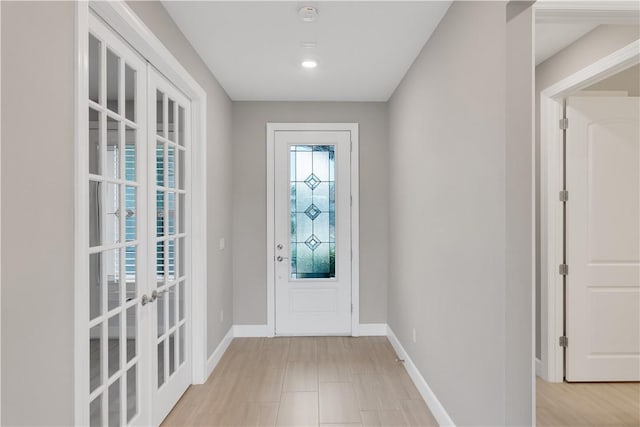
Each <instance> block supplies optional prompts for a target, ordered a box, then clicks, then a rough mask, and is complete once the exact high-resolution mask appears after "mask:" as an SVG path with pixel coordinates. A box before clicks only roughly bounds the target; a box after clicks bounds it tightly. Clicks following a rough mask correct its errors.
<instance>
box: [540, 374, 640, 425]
mask: <svg viewBox="0 0 640 427" xmlns="http://www.w3.org/2000/svg"><path fill="white" fill-rule="evenodd" d="M536 396H537V405H536V406H537V408H536V409H537V412H536V415H537V417H536V420H537V425H538V426H550V427H551V426H554V427H560V426H571V427H577V426H580V427H583V426H600V427H605V426H607V427H613V426H616V427H622V426H633V427H638V426H640V383H571V384H569V383H548V382H546V381H543V380H541V379H540V378H537V379H536Z"/></svg>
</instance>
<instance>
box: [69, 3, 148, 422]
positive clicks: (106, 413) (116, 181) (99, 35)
mask: <svg viewBox="0 0 640 427" xmlns="http://www.w3.org/2000/svg"><path fill="white" fill-rule="evenodd" d="M89 18H90V20H89V24H90V29H91V30H90V34H89V35H88V37H89V44H88V61H87V65H88V80H89V87H88V95H89V99H88V100H87V102H88V107H89V110H88V128H87V130H88V133H87V134H86V142H87V144H85V145H84V146H83V147H82V148H81V149H80V152H81V153H83V154H82V159H83V160H84V159H86V161H85V162H83V163H82V164H83V165H84V166H83V167H84V168H85V169H84V171H83V172H84V174H85V176H86V177H87V181H86V182H87V183H88V188H87V193H85V194H87V196H85V197H81V198H80V200H83V201H84V200H88V203H86V202H85V203H86V205H85V204H83V206H85V207H84V208H83V209H85V210H84V212H85V215H84V216H82V217H81V218H78V219H77V221H79V222H81V223H85V224H86V230H87V232H88V233H87V234H88V235H87V241H86V243H85V244H86V248H87V252H86V253H85V254H86V258H85V260H86V261H85V262H82V264H83V265H86V276H85V277H86V281H85V283H86V288H85V287H84V286H83V287H82V290H81V291H82V292H83V295H84V298H83V301H84V302H85V304H84V305H83V308H84V307H86V319H87V322H88V325H87V326H88V328H87V329H86V330H85V333H87V335H86V337H87V339H88V346H86V347H84V356H85V357H82V358H80V360H78V361H77V363H78V368H77V369H78V370H79V376H81V377H82V378H86V379H87V384H86V392H87V393H88V396H86V397H87V403H86V404H85V403H84V402H83V403H82V406H83V408H81V409H82V413H83V414H84V415H83V417H82V419H83V420H85V421H83V423H84V424H89V425H91V426H102V425H109V426H117V425H146V424H148V417H149V408H148V405H146V399H147V397H148V395H149V393H148V391H147V388H146V386H145V385H146V384H147V383H148V381H149V373H150V372H149V359H148V350H149V349H148V347H147V346H146V341H145V337H147V336H148V334H149V313H148V311H146V310H145V308H144V307H142V306H141V295H142V294H143V293H144V292H145V286H146V279H147V277H148V276H147V265H146V264H145V262H144V254H145V253H146V250H147V247H148V246H147V241H146V239H147V234H146V224H147V210H146V204H145V202H144V200H145V197H146V196H145V195H146V187H145V183H146V177H145V171H146V163H145V159H146V156H147V147H146V135H147V110H146V105H147V104H146V72H147V71H146V67H147V65H146V63H145V62H144V60H143V59H142V58H140V57H139V56H138V55H136V54H135V53H134V52H133V50H131V48H130V47H129V46H128V45H126V44H125V43H124V42H122V41H121V40H120V39H119V38H118V37H117V36H116V35H115V34H114V33H112V32H111V30H110V29H109V28H107V27H106V26H105V25H104V24H103V23H102V22H101V21H100V20H99V19H98V18H96V17H95V16H93V15H90V16H89ZM84 292H86V294H84ZM79 336H81V337H82V339H83V341H84V339H85V338H84V337H85V335H84V334H79ZM78 404H80V402H79V403H78ZM85 405H86V406H85Z"/></svg>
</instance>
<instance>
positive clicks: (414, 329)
mask: <svg viewBox="0 0 640 427" xmlns="http://www.w3.org/2000/svg"><path fill="white" fill-rule="evenodd" d="M412 333H413V343H414V344H415V343H416V342H417V341H418V340H417V338H416V328H413V332H412Z"/></svg>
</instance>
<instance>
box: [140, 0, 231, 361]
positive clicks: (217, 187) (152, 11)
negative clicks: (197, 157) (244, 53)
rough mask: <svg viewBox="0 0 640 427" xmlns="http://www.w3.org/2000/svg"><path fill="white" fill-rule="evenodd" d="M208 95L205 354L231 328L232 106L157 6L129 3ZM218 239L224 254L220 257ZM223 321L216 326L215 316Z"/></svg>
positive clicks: (178, 31)
mask: <svg viewBox="0 0 640 427" xmlns="http://www.w3.org/2000/svg"><path fill="white" fill-rule="evenodd" d="M128 4H129V6H130V7H131V8H132V9H133V11H134V12H135V13H136V14H138V16H140V18H141V19H142V20H143V21H144V23H145V24H146V25H147V26H148V27H149V28H150V29H151V30H152V31H153V33H154V34H155V35H156V36H157V37H158V38H159V39H160V41H161V42H162V43H163V44H164V45H165V46H166V47H167V48H168V49H169V50H170V51H171V53H172V54H173V55H174V56H175V57H176V59H177V60H178V61H179V62H180V63H181V64H182V66H183V67H184V68H186V69H187V71H188V72H189V74H191V76H192V77H193V78H194V79H195V80H196V81H197V82H198V84H199V85H200V86H202V88H203V89H204V90H205V92H206V93H207V257H208V259H207V269H208V275H207V350H208V354H209V355H210V354H211V353H213V351H214V350H215V348H216V347H217V346H218V344H219V343H220V341H221V340H222V338H223V337H224V335H225V334H226V333H227V331H228V330H229V328H230V327H231V324H232V320H233V302H232V298H233V290H232V278H231V277H232V276H231V222H232V221H231V143H232V141H231V100H230V99H229V97H228V96H227V94H226V92H225V91H224V90H223V89H222V87H221V86H220V84H219V83H218V81H217V80H216V79H215V77H214V76H213V74H211V71H209V68H208V67H207V66H206V65H205V63H204V62H203V61H202V59H201V58H200V56H198V54H197V53H196V51H195V50H194V49H193V47H191V44H189V42H188V41H187V39H186V38H185V36H184V35H183V34H182V32H181V31H180V29H179V28H178V27H177V26H176V24H175V23H174V22H173V20H172V19H171V17H170V16H169V14H168V13H167V11H166V10H165V8H164V7H163V6H162V5H161V4H160V2H155V1H154V2H151V1H134V2H128ZM220 238H224V239H225V241H226V249H225V250H223V251H220V250H219V249H218V242H219V239H220ZM221 310H223V311H224V320H223V321H222V322H221V321H220V311H221Z"/></svg>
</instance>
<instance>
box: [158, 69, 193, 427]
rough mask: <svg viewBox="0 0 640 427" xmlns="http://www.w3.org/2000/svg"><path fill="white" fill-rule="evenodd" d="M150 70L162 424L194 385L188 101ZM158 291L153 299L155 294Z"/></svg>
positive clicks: (160, 415)
mask: <svg viewBox="0 0 640 427" xmlns="http://www.w3.org/2000/svg"><path fill="white" fill-rule="evenodd" d="M148 69H149V73H148V77H149V90H148V105H149V121H148V122H149V139H148V146H149V147H151V150H152V152H153V153H154V154H153V155H152V156H151V163H152V164H151V166H150V167H149V176H148V180H149V184H150V185H149V188H152V189H153V190H152V191H150V192H149V206H150V209H151V215H150V217H151V218H153V225H152V229H153V231H152V239H151V240H152V241H153V244H152V245H151V247H150V248H149V249H150V250H149V251H148V254H149V259H148V264H149V265H150V266H153V273H152V275H155V280H151V289H152V290H151V295H152V296H151V299H152V301H151V302H153V304H151V312H152V313H154V312H155V313H154V314H152V318H153V319H155V321H153V322H152V324H151V339H152V343H151V347H152V349H151V352H152V378H153V380H152V388H153V390H154V392H153V395H152V402H153V404H152V407H153V416H152V419H153V424H154V425H157V424H159V423H160V422H161V421H162V420H163V419H164V417H165V416H166V415H167V414H168V413H169V411H170V410H171V408H172V407H173V405H175V403H176V402H177V401H178V399H179V398H180V396H181V395H182V393H184V391H185V390H186V389H187V387H188V386H189V384H191V357H190V354H188V352H189V351H190V346H189V345H188V343H187V341H188V336H189V331H188V328H189V324H188V322H187V318H188V316H187V309H188V304H187V301H189V300H190V298H189V297H190V295H188V294H189V293H190V292H189V291H190V289H189V276H190V269H189V266H190V263H189V262H188V260H189V253H188V252H189V250H188V248H189V246H190V245H189V244H188V242H189V237H190V236H189V233H188V227H189V221H188V218H189V217H190V210H189V209H188V207H189V205H190V194H189V193H188V188H189V185H188V184H189V183H188V182H187V181H188V177H189V174H188V173H187V172H188V166H189V164H190V158H189V145H190V144H189V141H190V136H191V135H190V123H189V118H190V117H191V112H190V106H189V101H188V99H187V98H186V97H185V96H184V95H183V94H182V93H180V92H179V91H178V90H177V89H176V88H175V87H174V86H173V85H172V84H171V83H170V82H168V81H167V80H166V79H165V78H164V77H162V76H161V75H160V73H158V72H157V71H156V70H155V69H154V68H153V67H152V66H150V65H149V67H148ZM154 295H155V297H154Z"/></svg>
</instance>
